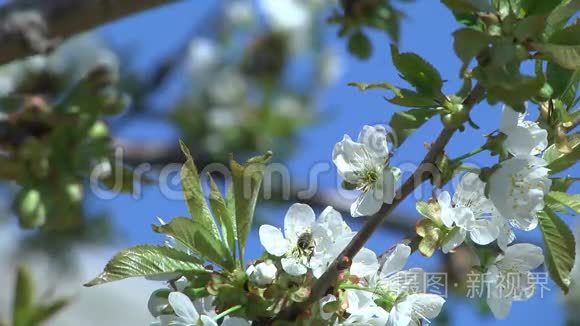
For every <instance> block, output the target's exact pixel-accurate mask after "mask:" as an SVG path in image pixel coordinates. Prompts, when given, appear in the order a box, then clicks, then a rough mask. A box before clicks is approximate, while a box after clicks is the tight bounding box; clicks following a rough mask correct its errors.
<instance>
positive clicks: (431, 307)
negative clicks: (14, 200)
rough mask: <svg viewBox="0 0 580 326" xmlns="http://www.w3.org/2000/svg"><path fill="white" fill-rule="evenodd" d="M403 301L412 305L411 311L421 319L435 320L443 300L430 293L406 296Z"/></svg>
mask: <svg viewBox="0 0 580 326" xmlns="http://www.w3.org/2000/svg"><path fill="white" fill-rule="evenodd" d="M405 301H407V302H410V303H411V304H412V305H413V311H414V312H415V313H417V314H419V315H420V316H421V317H422V318H427V319H430V318H435V317H437V315H439V313H440V312H441V308H442V307H443V304H444V303H445V299H443V298H442V297H440V296H438V295H436V294H431V293H417V294H411V295H409V296H407V298H406V299H405Z"/></svg>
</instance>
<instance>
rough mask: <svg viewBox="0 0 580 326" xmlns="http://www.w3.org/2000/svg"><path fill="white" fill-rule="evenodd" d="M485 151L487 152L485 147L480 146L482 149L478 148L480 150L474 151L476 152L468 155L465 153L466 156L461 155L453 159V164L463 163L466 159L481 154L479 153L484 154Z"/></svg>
mask: <svg viewBox="0 0 580 326" xmlns="http://www.w3.org/2000/svg"><path fill="white" fill-rule="evenodd" d="M484 150H486V148H485V146H480V147H478V148H476V149H474V150H472V151H470V152H467V153H465V154H463V155H461V156H459V157H456V158H454V159H452V160H451V161H452V162H460V161H463V160H464V159H466V158H470V157H472V156H473V155H476V154H479V153H481V152H483V151H484Z"/></svg>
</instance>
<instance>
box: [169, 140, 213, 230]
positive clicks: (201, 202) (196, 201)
mask: <svg viewBox="0 0 580 326" xmlns="http://www.w3.org/2000/svg"><path fill="white" fill-rule="evenodd" d="M179 145H180V146H181V151H182V152H183V154H184V155H185V158H186V161H185V163H184V164H183V167H182V169H181V183H182V186H183V196H184V197H185V201H186V203H187V208H188V209H189V213H190V214H191V218H192V219H193V220H194V221H195V222H196V223H198V224H203V225H205V226H206V228H207V230H208V232H210V233H211V234H212V235H213V237H214V238H216V239H218V238H219V231H218V227H217V225H216V223H215V221H214V219H213V217H212V215H211V212H210V210H209V207H208V206H207V202H206V200H205V195H204V193H203V190H202V188H201V181H200V178H199V174H198V173H197V168H196V167H195V163H194V162H193V158H192V157H191V153H190V152H189V149H188V148H187V146H186V145H185V144H184V143H183V142H182V141H179Z"/></svg>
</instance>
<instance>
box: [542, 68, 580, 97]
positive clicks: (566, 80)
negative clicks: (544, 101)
mask: <svg viewBox="0 0 580 326" xmlns="http://www.w3.org/2000/svg"><path fill="white" fill-rule="evenodd" d="M577 74H578V73H577V72H575V71H574V70H570V69H566V68H564V67H562V66H560V65H559V64H557V63H554V62H548V66H547V68H546V78H547V81H548V84H550V86H551V87H552V91H553V93H552V98H555V99H557V98H560V96H562V95H563V94H565V93H566V90H567V89H568V88H569V87H571V86H572V85H571V84H572V83H573V82H574V75H577Z"/></svg>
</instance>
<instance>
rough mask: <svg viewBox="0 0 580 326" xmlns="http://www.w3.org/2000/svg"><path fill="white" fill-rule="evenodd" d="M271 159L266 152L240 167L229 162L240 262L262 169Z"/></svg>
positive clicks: (252, 215) (248, 231) (250, 223)
mask: <svg viewBox="0 0 580 326" xmlns="http://www.w3.org/2000/svg"><path fill="white" fill-rule="evenodd" d="M271 157H272V152H267V153H266V154H264V155H262V156H257V157H254V158H251V159H249V160H248V162H247V163H246V164H244V165H240V164H239V163H237V162H236V161H234V160H231V161H230V168H231V170H232V180H233V188H234V202H235V211H236V227H237V234H238V250H239V252H240V261H243V260H244V249H245V245H246V240H247V239H248V235H249V233H250V229H251V228H252V221H253V220H254V210H255V209H256V202H257V200H258V193H259V192H260V186H261V184H262V178H263V177H264V169H265V168H266V163H267V162H268V161H269V160H270V158H271Z"/></svg>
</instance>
